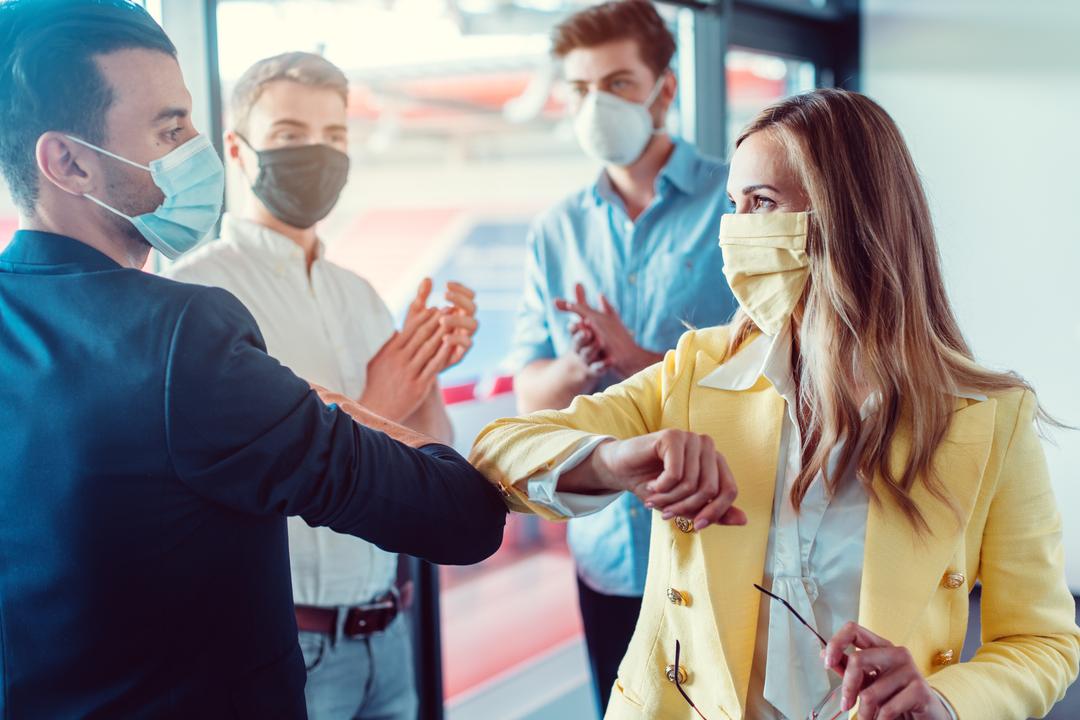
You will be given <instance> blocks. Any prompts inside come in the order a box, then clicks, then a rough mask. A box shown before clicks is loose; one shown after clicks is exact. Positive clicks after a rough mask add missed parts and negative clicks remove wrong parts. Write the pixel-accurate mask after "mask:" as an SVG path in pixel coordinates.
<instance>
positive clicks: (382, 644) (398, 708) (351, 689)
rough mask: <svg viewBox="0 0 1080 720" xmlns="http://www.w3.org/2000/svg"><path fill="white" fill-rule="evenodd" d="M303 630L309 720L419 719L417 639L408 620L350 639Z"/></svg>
mask: <svg viewBox="0 0 1080 720" xmlns="http://www.w3.org/2000/svg"><path fill="white" fill-rule="evenodd" d="M344 616H345V613H341V619H339V621H338V628H337V631H336V632H335V634H334V635H333V636H331V635H326V634H323V633H313V632H301V633H300V650H301V651H302V652H303V653H304V665H305V666H306V667H307V685H306V686H305V688H304V696H305V698H306V700H307V710H308V718H309V719H310V720H416V713H417V698H416V681H415V677H414V671H413V653H412V641H411V639H410V637H409V626H408V624H407V622H406V618H405V617H404V616H398V617H397V618H395V619H394V622H392V623H390V625H389V626H388V627H387V628H386V630H385V631H383V632H381V633H376V634H374V635H369V636H368V637H363V638H348V637H345V635H344V634H343V632H342V627H341V625H342V623H343V622H344Z"/></svg>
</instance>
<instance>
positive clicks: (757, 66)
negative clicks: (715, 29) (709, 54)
mask: <svg viewBox="0 0 1080 720" xmlns="http://www.w3.org/2000/svg"><path fill="white" fill-rule="evenodd" d="M724 65H725V72H726V76H725V77H726V78H727V147H728V148H734V147H735V140H736V139H737V138H738V137H739V133H740V132H742V130H743V128H745V127H746V126H747V125H748V124H749V123H750V121H751V120H753V119H754V116H755V115H757V113H758V112H760V111H761V110H763V109H765V108H766V107H768V106H769V105H771V104H772V103H774V102H776V101H777V100H781V99H783V98H785V97H788V96H789V95H796V94H798V93H801V92H807V91H808V90H813V89H814V87H815V86H816V80H817V77H816V76H817V73H816V70H815V68H814V64H813V63H811V62H808V61H806V60H800V59H796V58H786V57H782V56H780V55H772V54H769V53H763V52H760V51H757V50H750V49H747V48H739V47H732V48H731V49H729V50H728V51H727V55H726V56H725V63H724Z"/></svg>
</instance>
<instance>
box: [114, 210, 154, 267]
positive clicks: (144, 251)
mask: <svg viewBox="0 0 1080 720" xmlns="http://www.w3.org/2000/svg"><path fill="white" fill-rule="evenodd" d="M113 220H114V221H113V230H114V232H115V235H116V237H117V239H119V240H120V241H121V242H123V243H124V247H125V248H126V254H127V256H128V257H130V258H132V260H136V261H138V265H139V266H140V267H142V266H143V265H145V264H146V259H147V257H148V256H149V255H150V250H151V249H152V246H151V245H150V243H149V242H148V241H147V239H146V238H145V237H143V234H142V233H141V232H139V230H138V228H136V227H135V226H134V225H132V224H131V222H129V221H128V220H125V219H124V218H121V217H116V216H113Z"/></svg>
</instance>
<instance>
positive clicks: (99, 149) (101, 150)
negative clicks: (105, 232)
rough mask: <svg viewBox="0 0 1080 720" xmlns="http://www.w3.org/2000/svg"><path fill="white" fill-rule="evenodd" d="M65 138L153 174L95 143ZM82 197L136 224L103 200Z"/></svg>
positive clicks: (87, 196) (131, 218)
mask: <svg viewBox="0 0 1080 720" xmlns="http://www.w3.org/2000/svg"><path fill="white" fill-rule="evenodd" d="M64 137H66V138H68V139H69V140H73V141H75V142H77V143H79V144H80V145H83V146H85V147H88V148H90V149H91V150H95V151H97V152H99V153H101V154H102V155H108V156H109V157H111V158H113V159H115V160H119V161H120V162H124V163H127V164H128V165H131V166H133V167H137V168H139V169H140V170H145V171H146V172H151V170H150V168H149V167H147V166H146V165H140V164H139V163H137V162H135V161H133V160H128V159H127V158H126V157H121V156H119V155H117V154H116V153H112V152H109V151H108V150H106V149H105V148H102V147H98V146H97V145H95V144H93V143H90V142H86V141H85V140H82V139H80V138H77V137H75V136H74V135H68V134H66V133H65V134H64ZM82 196H83V197H84V198H86V199H87V200H89V201H91V202H93V203H94V204H96V205H98V206H100V207H103V208H105V209H106V210H108V211H109V212H111V213H112V214H113V215H117V216H119V217H122V218H124V219H125V220H127V221H128V222H134V218H133V217H132V216H131V215H128V214H127V213H122V212H120V211H119V210H117V209H116V208H114V207H113V206H112V205H109V204H107V203H105V202H103V201H101V200H98V199H97V198H96V197H94V196H93V195H91V194H90V193H83V195H82Z"/></svg>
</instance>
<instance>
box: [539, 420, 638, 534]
mask: <svg viewBox="0 0 1080 720" xmlns="http://www.w3.org/2000/svg"><path fill="white" fill-rule="evenodd" d="M614 439H615V438H612V437H609V436H607V435H592V436H590V437H587V438H582V439H581V440H580V441H579V442H578V444H577V447H575V448H574V449H573V451H572V452H571V453H570V457H568V458H566V459H565V460H563V461H562V462H561V463H559V464H558V465H556V466H555V467H554V468H552V469H551V470H548V471H546V472H542V473H537V474H536V475H533V476H532V477H531V478H529V479H528V480H526V481H525V482H526V485H527V489H528V492H529V500H530V501H531V502H534V503H536V504H537V505H541V506H543V507H546V508H547V509H549V510H552V511H554V512H556V513H558V514H559V515H562V516H563V517H571V518H573V517H582V516H583V515H591V514H593V513H595V512H599V511H600V510H603V509H604V508H606V507H607V506H608V505H610V504H611V503H612V502H614V500H615V499H616V498H617V497H619V495H620V493H617V492H616V493H605V494H603V495H582V494H579V493H569V492H559V491H558V490H557V487H558V485H559V478H560V477H561V476H562V474H563V473H566V472H569V471H571V470H573V469H574V468H576V467H577V466H578V465H580V464H581V463H582V462H584V460H585V459H586V458H587V457H589V455H591V454H592V451H593V450H595V449H596V446H597V445H599V444H600V443H602V442H604V441H605V440H614Z"/></svg>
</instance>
